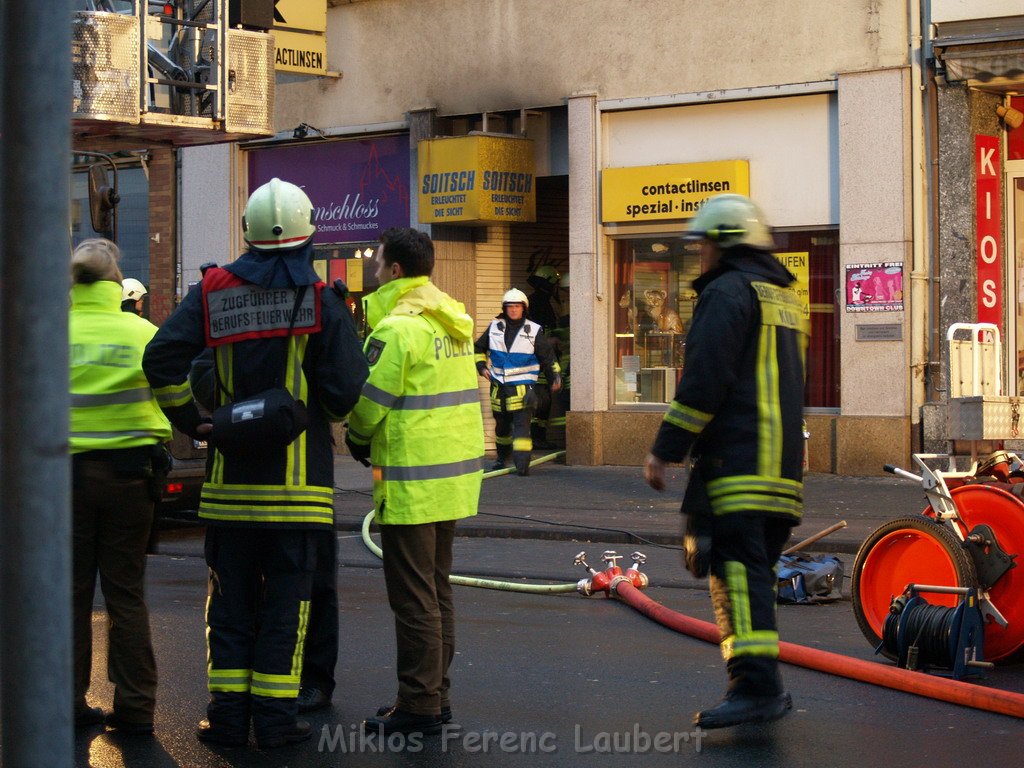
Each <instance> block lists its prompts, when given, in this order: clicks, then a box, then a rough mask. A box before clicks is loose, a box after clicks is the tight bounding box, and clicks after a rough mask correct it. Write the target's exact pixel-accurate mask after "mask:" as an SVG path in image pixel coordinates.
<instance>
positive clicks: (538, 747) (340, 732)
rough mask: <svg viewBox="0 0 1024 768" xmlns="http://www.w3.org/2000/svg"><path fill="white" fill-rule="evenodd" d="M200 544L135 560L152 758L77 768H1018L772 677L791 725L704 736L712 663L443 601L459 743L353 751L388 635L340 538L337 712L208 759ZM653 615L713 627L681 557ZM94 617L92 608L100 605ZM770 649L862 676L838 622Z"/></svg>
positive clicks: (1011, 742)
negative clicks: (307, 728)
mask: <svg viewBox="0 0 1024 768" xmlns="http://www.w3.org/2000/svg"><path fill="white" fill-rule="evenodd" d="M200 536H201V531H199V530H194V531H191V532H184V533H182V534H181V535H179V536H178V537H177V538H176V539H175V540H173V541H165V542H164V544H162V546H161V552H162V554H160V555H155V556H152V557H150V560H149V575H148V585H149V592H148V596H149V604H150V608H151V621H152V628H153V633H154V636H155V642H156V654H157V662H158V666H159V669H160V681H161V682H160V689H159V693H158V706H157V727H156V735H155V737H153V738H140V737H118V736H115V735H113V734H111V733H102V732H100V731H84V732H80V733H79V734H78V735H77V737H76V741H75V750H76V765H79V766H86V765H89V766H95V768H115V767H117V766H132V767H141V768H168V767H170V766H188V767H189V768H222V767H223V766H241V767H248V766H253V767H255V766H278V767H289V766H308V767H309V768H317V767H318V766H353V767H356V766H405V765H416V766H446V767H447V766H484V765H486V766H517V767H518V766H537V765H550V766H592V765H595V764H600V765H642V766H662V765H664V766H669V765H671V766H678V765H680V764H687V765H701V764H703V765H715V766H782V765H786V766H813V765H819V766H825V765H829V766H854V765H856V766H862V765H868V766H870V765H890V764H895V765H928V766H962V765H972V764H973V765H1003V764H1012V763H1015V762H1017V761H1018V760H1019V758H1020V747H1021V744H1022V743H1024V723H1022V722H1021V721H1020V720H1016V719H1012V718H1010V717H1006V716H1002V715H997V714H992V713H987V712H981V711H977V710H972V709H966V708H963V707H957V706H954V705H950V704H946V703H942V702H936V701H932V700H929V699H924V698H920V697H916V696H912V695H909V694H904V693H898V692H894V691H890V690H887V689H882V688H877V687H874V686H870V685H867V684H863V683H858V682H854V681H850V680H846V679H842V678H836V677H831V676H828V675H824V674H821V673H818V672H813V671H810V670H805V669H800V668H796V667H790V666H786V667H784V669H783V674H784V677H785V680H786V683H787V686H788V687H789V689H790V690H791V691H792V693H793V699H794V711H793V712H792V713H791V714H790V716H789V717H787V718H785V719H784V720H782V721H780V722H779V723H776V724H773V725H771V726H764V727H744V728H737V729H730V730H724V731H715V732H705V733H703V734H701V735H700V736H697V735H696V734H695V732H694V730H693V728H692V727H691V726H690V724H689V723H690V717H691V714H692V712H693V711H694V710H696V709H699V708H701V707H703V706H706V705H709V704H713V703H714V702H715V701H717V700H718V698H719V697H720V695H721V692H722V689H723V686H724V675H723V669H722V662H721V658H720V656H719V652H718V648H717V646H714V645H711V644H707V643H703V642H700V641H697V640H694V639H691V638H688V637H685V636H683V635H679V634H677V633H675V632H672V631H670V630H667V629H665V628H663V627H661V626H659V625H657V624H654V623H653V622H651V621H650V620H649V619H647V618H645V617H644V616H642V615H641V614H639V613H638V612H636V611H634V610H633V609H631V608H630V607H628V606H626V605H625V604H623V603H621V602H619V601H616V600H609V599H606V598H604V597H592V598H583V597H580V596H579V595H576V594H566V595H548V596H536V595H529V594H522V593H514V592H498V591H492V590H484V589H475V588H464V587H459V588H457V591H456V601H457V602H456V608H457V611H458V653H457V656H456V660H455V663H454V666H453V678H454V689H453V692H454V696H453V707H454V712H455V721H456V722H457V723H459V724H460V725H461V726H462V728H461V731H458V732H455V731H452V732H449V733H447V734H444V735H443V736H442V737H438V738H430V739H425V740H423V741H422V742H414V741H409V742H406V743H405V744H401V743H399V742H400V741H401V740H400V739H397V738H395V739H394V741H392V742H390V743H385V744H383V745H382V744H380V743H378V742H377V741H376V740H371V741H367V740H365V739H361V738H360V736H359V731H358V723H359V722H360V721H361V720H362V719H363V718H364V717H366V716H368V715H370V714H372V712H373V711H374V710H375V709H376V708H377V707H378V706H379V705H380V704H383V703H385V702H388V701H390V700H391V698H392V696H393V692H394V689H395V682H394V667H393V658H394V640H393V629H392V619H391V614H390V611H389V610H388V607H387V600H386V597H385V593H384V580H383V574H382V572H381V570H380V568H379V564H378V561H377V560H376V558H374V557H373V556H372V555H371V554H370V553H369V552H368V551H367V550H366V549H365V548H364V546H363V544H362V542H361V540H360V539H359V537H358V536H354V535H349V534H342V536H341V538H340V542H341V547H340V561H341V562H340V568H339V585H340V588H341V590H342V597H341V605H342V609H341V610H342V615H341V626H342V653H341V659H340V661H339V665H338V670H337V679H338V681H339V683H338V690H337V691H336V693H335V697H334V706H333V707H332V708H331V709H329V710H326V711H323V712H319V713H315V715H314V716H313V717H311V718H310V720H311V722H312V723H313V725H314V730H315V735H314V738H313V739H312V740H310V741H308V742H305V743H303V744H299V745H295V746H291V747H286V748H282V749H279V750H275V751H272V752H266V753H261V752H259V751H257V750H256V749H255V748H254V747H250V748H245V749H232V750H222V749H210V748H208V747H206V746H205V745H202V744H200V743H199V742H198V741H197V740H196V739H195V736H194V731H195V725H196V722H197V721H198V720H199V719H200V718H202V717H203V714H204V704H205V701H206V690H205V684H206V680H205V646H204V626H203V608H204V603H205V594H206V588H205V577H206V569H205V566H204V564H203V561H202V558H201V544H200ZM616 548H617V549H619V550H620V552H624V553H626V554H628V552H629V551H632V550H633V549H635V547H634V546H632V545H628V546H623V545H622V544H606V543H601V542H574V541H544V540H524V539H488V538H459V539H457V540H456V570H457V571H458V572H461V573H467V574H477V575H487V576H497V575H506V576H508V577H529V578H549V579H555V580H558V581H563V582H571V581H575V580H577V579H578V578H579V577H580V576H582V575H583V572H582V571H581V570H580V569H579V568H577V567H574V566H573V565H572V559H573V556H574V555H575V554H576V552H578V551H579V550H580V549H586V550H587V552H588V555H589V556H590V557H589V559H590V560H591V563H592V564H594V563H595V561H597V560H598V559H599V555H600V553H601V552H602V551H603V550H604V549H616ZM645 552H646V554H647V555H648V565H647V566H646V568H645V570H647V572H648V573H649V574H650V577H651V581H652V587H651V589H650V590H649V591H648V594H649V595H650V596H651V597H652V598H653V599H654V600H656V601H658V602H660V603H662V604H664V605H666V606H668V607H670V608H672V609H674V610H677V611H680V612H682V613H685V614H687V615H691V616H694V617H696V618H700V619H703V620H708V621H710V620H711V611H710V606H709V603H708V599H707V594H706V591H705V589H704V588H703V586H702V585H700V584H698V583H696V582H694V581H693V580H692V579H690V578H689V577H687V576H685V574H683V572H682V569H681V567H680V565H679V560H678V553H676V552H674V551H671V550H668V549H662V548H657V547H648V548H646V549H645ZM97 608H98V609H100V608H101V603H100V602H99V601H98V602H97ZM779 617H780V627H781V632H782V636H783V638H784V639H786V640H789V641H792V642H797V643H802V644H806V645H810V646H813V647H817V648H824V649H827V650H831V651H835V652H838V653H843V654H848V655H851V656H854V657H857V658H861V659H874V660H876V661H877V663H887V662H884V661H883V660H879V659H878V658H877V657H874V656H873V655H872V649H871V648H870V647H869V646H868V644H867V643H866V641H865V640H864V639H863V637H862V636H861V634H860V632H859V630H858V629H857V626H856V623H855V621H854V618H853V614H852V611H851V607H850V603H849V602H848V601H845V600H844V601H842V602H838V603H834V604H831V605H824V606H781V607H780V609H779ZM104 629H105V616H104V614H103V613H102V611H101V610H98V612H97V613H96V614H95V616H94V631H95V633H96V636H97V643H96V654H97V659H98V660H97V662H96V663H95V665H94V669H95V671H94V681H93V686H92V690H91V699H92V702H93V703H95V704H100V705H104V706H109V703H110V695H111V691H110V684H109V683H108V682H106V680H105V679H104V677H105V675H104V664H103V663H102V659H103V654H104V653H105V640H104V634H105V632H104ZM983 684H985V685H990V686H994V687H998V688H1002V689H1006V690H1012V691H1016V692H1022V693H1024V667H1022V666H1020V665H1018V666H1010V667H1000V668H998V669H997V670H996V671H995V672H993V673H991V674H990V676H989V677H988V679H987V680H986V681H984V683H983Z"/></svg>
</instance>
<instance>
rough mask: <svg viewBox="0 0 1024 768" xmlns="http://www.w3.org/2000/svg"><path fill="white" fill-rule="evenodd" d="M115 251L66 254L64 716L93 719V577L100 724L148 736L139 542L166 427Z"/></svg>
mask: <svg viewBox="0 0 1024 768" xmlns="http://www.w3.org/2000/svg"><path fill="white" fill-rule="evenodd" d="M119 255H120V252H119V250H118V248H117V246H116V245H114V243H112V242H110V241H109V240H103V239H93V240H86V241H85V242H83V243H82V244H81V245H79V246H78V247H77V248H76V249H75V252H74V254H73V255H72V257H71V275H72V283H73V285H72V288H71V312H70V316H69V327H68V331H69V336H70V345H71V346H70V350H71V355H70V369H71V382H70V385H71V434H70V444H71V455H72V477H73V484H72V485H73V490H72V536H73V550H72V554H73V566H74V567H73V582H72V584H73V598H72V604H73V607H74V662H75V678H74V695H75V700H74V701H75V704H74V717H75V725H76V726H88V725H97V724H99V723H102V722H104V713H103V711H102V710H101V709H100V708H98V707H90V706H89V705H88V704H87V703H86V700H85V695H86V692H87V691H88V689H89V681H90V678H91V673H92V602H93V594H94V592H95V591H96V575H97V573H98V574H99V576H100V587H101V588H102V590H103V599H104V601H105V602H106V606H107V613H108V614H109V616H110V621H109V623H108V625H107V629H108V638H107V674H108V676H109V677H110V680H111V681H112V682H113V683H114V709H113V711H112V712H111V713H109V714H108V715H106V724H107V725H108V726H110V727H112V728H115V729H116V730H119V731H122V732H125V733H132V734H149V733H152V732H153V709H154V706H155V702H156V684H157V676H156V662H155V660H154V657H153V643H152V640H151V636H150V631H149V613H148V611H147V609H146V603H145V598H144V582H145V573H146V544H147V542H148V541H149V534H150V528H151V526H152V524H153V499H154V490H155V488H154V482H153V481H154V475H155V474H159V473H160V472H162V471H163V470H165V469H166V467H165V465H164V461H165V460H166V452H165V451H164V449H163V448H162V444H163V443H164V442H166V441H167V440H170V438H171V425H170V424H168V422H167V419H166V418H165V417H164V415H163V413H161V411H160V406H159V405H158V404H157V401H156V398H155V397H154V395H153V391H152V390H151V389H150V387H149V382H147V381H146V377H145V375H144V374H143V372H142V354H143V350H144V349H145V347H146V344H147V343H148V342H149V340H150V339H151V338H152V337H153V334H155V333H156V326H154V325H153V324H151V323H150V322H148V321H146V320H143V319H142V318H141V317H137V316H136V315H134V314H125V313H122V312H120V311H119V308H120V301H121V298H120V297H121V272H120V270H119V269H118V266H117V259H118V257H119Z"/></svg>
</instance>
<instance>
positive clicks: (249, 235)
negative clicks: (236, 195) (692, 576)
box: [242, 178, 316, 251]
mask: <svg viewBox="0 0 1024 768" xmlns="http://www.w3.org/2000/svg"><path fill="white" fill-rule="evenodd" d="M242 232H243V233H244V237H245V242H246V243H248V244H249V247H250V248H252V249H253V250H256V251H276V250H282V249H285V248H297V247H299V246H301V245H305V244H306V243H307V242H309V240H310V239H311V238H312V237H313V234H314V233H315V232H316V224H314V223H313V203H311V202H310V200H309V197H308V196H307V195H306V193H305V192H303V191H302V190H301V189H300V188H299V187H297V186H295V185H294V184H292V183H290V182H287V181H281V179H277V178H274V179H271V180H270V181H268V182H267V183H266V184H264V185H263V186H261V187H259V188H258V189H257V190H256V191H255V192H253V193H252V194H251V195H250V196H249V202H247V203H246V204H245V211H244V212H243V213H242Z"/></svg>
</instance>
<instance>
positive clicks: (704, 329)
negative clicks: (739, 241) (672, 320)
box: [651, 247, 809, 521]
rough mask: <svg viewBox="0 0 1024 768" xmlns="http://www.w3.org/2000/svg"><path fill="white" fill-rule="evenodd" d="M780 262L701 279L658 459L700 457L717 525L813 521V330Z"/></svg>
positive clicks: (751, 260) (751, 262) (742, 257)
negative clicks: (808, 412)
mask: <svg viewBox="0 0 1024 768" xmlns="http://www.w3.org/2000/svg"><path fill="white" fill-rule="evenodd" d="M793 281H794V278H793V276H792V275H791V274H790V273H789V272H788V271H787V270H786V269H785V267H783V266H782V265H781V264H780V263H779V262H778V261H777V260H776V259H775V258H774V257H773V256H772V255H771V254H769V253H766V252H763V251H758V250H755V249H750V248H745V247H735V248H731V249H728V250H726V251H725V252H724V253H723V256H722V259H721V261H720V263H719V265H718V266H717V267H716V268H714V269H712V270H710V271H709V272H707V273H705V274H703V275H701V276H700V277H699V278H698V279H697V280H695V281H694V284H693V287H694V289H695V290H696V291H697V293H698V299H697V305H696V308H695V310H694V315H693V321H692V323H691V325H690V330H689V332H688V333H687V335H686V352H685V358H684V367H683V375H682V379H681V380H680V382H679V386H678V388H677V389H676V393H675V397H674V398H673V401H672V403H671V404H670V405H669V409H668V412H667V413H666V414H665V418H664V420H663V422H662V424H661V428H660V429H659V431H658V435H657V438H656V440H655V443H654V447H653V448H652V449H651V452H652V453H653V454H654V455H655V456H656V457H658V458H659V459H662V460H663V461H674V462H679V461H682V460H683V459H684V458H685V457H686V455H687V453H689V452H691V451H692V452H693V455H694V457H695V458H696V459H697V466H696V471H698V472H699V473H700V476H701V478H702V479H703V480H704V483H705V485H706V489H707V495H708V499H709V500H710V503H711V509H712V510H713V512H714V513H715V514H716V515H720V514H726V513H729V512H763V513H765V514H769V515H773V516H779V517H784V518H789V519H792V520H794V521H796V520H799V518H800V516H801V514H802V511H803V427H802V418H803V399H804V367H805V358H806V353H807V342H808V338H809V330H808V328H809V323H808V320H807V318H806V317H805V316H804V310H803V306H802V304H801V302H800V300H799V298H798V296H797V294H796V292H795V291H794V290H792V288H791V287H790V286H791V284H792V283H793Z"/></svg>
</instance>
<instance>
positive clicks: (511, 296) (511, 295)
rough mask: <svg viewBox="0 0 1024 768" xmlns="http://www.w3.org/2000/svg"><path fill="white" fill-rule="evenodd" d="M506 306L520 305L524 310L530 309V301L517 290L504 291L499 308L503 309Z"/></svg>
mask: <svg viewBox="0 0 1024 768" xmlns="http://www.w3.org/2000/svg"><path fill="white" fill-rule="evenodd" d="M506 304H522V305H523V307H524V308H525V309H529V308H530V300H529V299H528V298H526V294H525V293H523V292H522V291H520V290H519V289H518V288H513V289H512V290H510V291H505V295H504V296H502V297H501V306H502V307H504V306H505V305H506Z"/></svg>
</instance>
